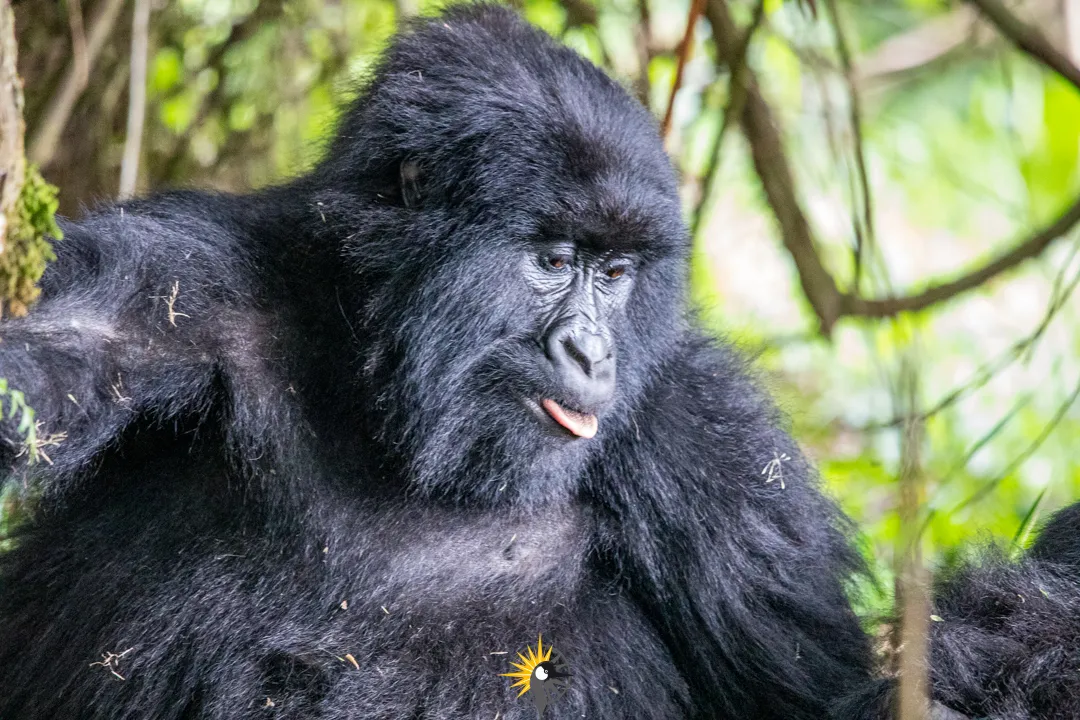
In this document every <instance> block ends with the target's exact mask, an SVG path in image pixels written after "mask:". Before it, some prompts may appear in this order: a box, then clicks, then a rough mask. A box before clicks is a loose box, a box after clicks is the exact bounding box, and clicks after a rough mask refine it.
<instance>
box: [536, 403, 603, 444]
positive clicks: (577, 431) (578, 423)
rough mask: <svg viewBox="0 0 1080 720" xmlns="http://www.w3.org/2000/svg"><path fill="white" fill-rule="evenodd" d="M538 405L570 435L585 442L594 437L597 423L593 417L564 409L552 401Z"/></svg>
mask: <svg viewBox="0 0 1080 720" xmlns="http://www.w3.org/2000/svg"><path fill="white" fill-rule="evenodd" d="M540 404H541V405H542V406H543V407H544V410H546V411H547V414H548V415H550V416H551V417H552V419H553V420H554V421H555V422H557V423H559V425H562V426H563V427H564V428H565V429H566V430H567V431H568V432H570V433H571V434H572V435H577V436H578V437H580V438H585V439H586V440H587V439H589V438H591V437H593V436H594V435H596V429H597V427H598V426H599V423H597V421H596V416H595V415H590V414H588V413H582V412H577V411H575V410H570V409H568V408H564V407H563V406H562V405H560V404H559V403H557V402H555V401H554V400H549V399H547V398H545V399H544V400H542V401H541V402H540Z"/></svg>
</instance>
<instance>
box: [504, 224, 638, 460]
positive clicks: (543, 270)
mask: <svg viewBox="0 0 1080 720" xmlns="http://www.w3.org/2000/svg"><path fill="white" fill-rule="evenodd" d="M546 245H547V246H546V247H543V248H542V249H541V250H540V252H538V253H536V254H535V256H531V254H527V255H526V258H525V259H524V261H523V267H522V276H523V277H524V278H525V281H526V283H527V284H528V286H529V288H530V289H531V290H532V291H533V292H534V293H535V294H536V297H537V305H538V308H539V310H540V311H539V312H538V320H539V321H540V323H541V330H540V333H539V336H538V337H537V347H538V350H539V351H542V353H541V352H537V357H536V363H537V364H538V365H539V366H540V367H541V368H542V370H543V373H544V374H546V375H547V376H548V377H547V380H546V382H543V383H541V385H542V387H540V388H537V394H536V395H535V397H525V398H523V402H524V403H526V406H527V407H528V408H529V409H530V410H532V411H533V414H534V415H536V417H537V419H538V420H539V421H540V423H541V425H542V426H543V427H546V428H550V429H552V430H553V431H554V432H555V433H556V434H557V435H567V436H569V437H577V438H584V439H590V438H592V437H593V436H595V435H596V431H597V429H598V419H597V414H598V413H599V412H601V411H602V410H603V409H605V408H606V407H607V406H608V404H610V402H611V400H612V398H613V397H614V395H615V388H616V377H617V376H616V368H617V367H618V358H617V354H616V352H615V338H614V336H613V327H612V319H613V318H615V317H616V316H619V315H622V314H623V312H624V309H625V306H626V302H627V300H628V299H629V297H630V290H631V285H632V283H633V278H634V266H635V258H633V257H631V256H630V255H629V254H627V253H620V252H604V251H603V250H600V251H598V252H597V251H590V250H589V249H586V248H582V247H580V246H579V245H578V244H576V243H574V242H573V241H572V240H571V239H569V238H567V239H565V240H561V241H558V240H555V241H552V242H550V243H546ZM541 355H542V357H541Z"/></svg>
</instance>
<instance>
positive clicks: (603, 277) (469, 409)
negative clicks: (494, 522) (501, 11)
mask: <svg viewBox="0 0 1080 720" xmlns="http://www.w3.org/2000/svg"><path fill="white" fill-rule="evenodd" d="M457 30H458V31H459V32H461V33H466V34H467V33H471V32H474V31H475V32H477V33H479V34H480V35H483V34H484V33H487V32H488V30H487V29H484V28H475V27H469V26H468V25H467V24H462V25H459V26H458V28H457ZM505 31H506V33H510V34H511V35H514V36H515V38H514V40H515V42H516V43H519V44H521V45H522V46H525V45H529V46H534V47H533V49H532V50H530V52H529V55H530V57H532V58H533V60H534V61H535V60H536V59H537V58H542V59H543V60H544V63H547V66H546V67H543V68H541V67H538V66H536V65H535V64H532V65H522V64H520V63H519V58H518V57H517V56H514V55H508V56H506V57H501V56H496V55H495V54H494V53H496V51H497V52H503V51H504V50H506V49H508V48H512V47H514V43H508V42H506V40H505V38H503V39H502V40H499V41H498V42H494V40H493V41H492V42H491V43H488V42H487V40H486V39H485V38H484V37H478V38H477V42H476V43H475V46H470V47H475V50H476V54H475V55H471V56H470V57H469V58H467V59H460V60H461V62H460V64H458V65H454V64H450V58H452V57H453V56H454V54H455V53H460V47H459V46H458V47H454V48H450V47H447V48H440V47H433V46H432V45H431V43H435V44H436V45H437V44H438V38H425V37H421V36H417V37H416V38H408V37H406V39H405V40H402V41H401V43H403V44H401V45H399V46H398V47H397V48H395V49H393V50H391V52H390V53H389V54H388V59H387V61H386V62H387V67H386V68H385V70H384V71H383V72H382V73H380V74H379V75H378V79H377V81H376V82H375V83H374V85H373V86H372V88H371V90H370V91H369V95H367V96H365V97H363V98H361V100H360V101H359V103H358V106H357V108H356V109H355V110H354V112H353V113H352V115H351V116H350V117H349V118H347V120H346V123H345V125H344V127H343V129H342V138H344V140H342V142H341V143H340V145H339V147H340V148H341V151H340V154H339V156H334V155H333V153H334V151H333V149H332V150H331V153H332V156H331V159H330V160H329V166H330V169H329V171H328V172H326V173H325V176H326V177H327V178H334V177H335V176H336V177H340V178H341V181H340V186H347V185H350V184H351V185H352V186H353V187H355V186H356V180H355V177H356V176H355V174H352V173H354V168H356V167H367V168H371V170H370V171H369V172H368V174H366V175H364V176H363V177H361V179H360V185H361V187H360V188H359V190H360V197H361V198H362V199H363V198H367V200H363V203H362V204H361V206H360V210H359V211H358V212H357V213H356V215H355V216H354V218H353V219H351V220H348V221H347V222H346V224H345V226H344V227H343V230H344V231H346V232H347V233H348V235H349V243H348V245H347V251H348V253H349V255H350V256H351V257H352V258H353V260H354V263H355V266H356V268H357V271H358V273H359V275H360V276H361V278H360V284H361V285H362V286H363V290H362V291H361V292H362V299H361V302H362V304H363V307H362V309H361V312H362V314H363V318H364V320H363V326H362V331H361V334H362V335H363V336H364V347H362V348H361V354H362V360H363V363H364V369H365V371H364V384H365V386H366V387H367V389H368V391H369V392H370V395H369V397H370V402H371V404H372V405H373V407H372V408H371V410H372V411H373V412H372V416H373V417H376V418H378V420H379V439H380V441H381V443H382V444H383V446H384V447H385V448H386V449H387V450H388V451H389V452H391V453H392V454H394V455H396V456H397V457H399V458H400V459H401V460H403V461H404V463H405V465H406V466H407V468H408V469H407V472H408V474H409V480H410V481H411V482H412V484H413V486H414V487H416V488H418V489H420V490H422V491H424V492H426V493H428V494H430V495H442V496H445V497H448V498H451V499H466V500H468V501H470V502H475V501H476V500H477V499H481V500H483V499H486V500H489V501H500V500H504V499H510V500H515V501H525V502H530V501H536V502H543V501H545V500H547V499H550V498H552V497H554V496H557V495H565V494H566V493H567V492H571V491H572V490H573V488H574V486H575V485H574V484H575V482H576V481H577V480H578V479H579V478H580V477H581V472H582V469H583V467H584V465H585V462H586V461H587V459H588V457H589V456H590V454H591V453H592V452H593V451H595V450H596V449H597V448H598V447H599V446H600V445H602V444H603V443H604V442H605V438H609V437H610V436H611V434H612V433H614V432H616V431H617V430H618V428H619V427H621V426H627V425H629V424H631V423H632V422H633V412H634V406H635V401H636V399H637V397H638V395H639V393H640V392H641V389H642V388H643V387H644V385H645V384H646V383H647V382H648V381H649V379H650V377H651V376H652V375H653V373H654V371H655V370H656V368H657V367H659V366H660V365H661V364H662V363H663V361H664V359H665V357H666V356H667V354H668V351H669V349H670V347H671V346H672V344H673V343H674V342H675V338H676V337H677V336H678V334H679V330H680V328H681V324H682V322H683V317H682V306H683V302H684V297H683V294H684V287H685V275H686V272H687V265H686V260H687V255H688V250H689V247H688V243H687V238H686V233H685V229H684V227H683V225H682V221H681V214H680V207H679V200H678V196H677V193H676V190H675V187H676V185H675V179H674V175H673V173H672V171H671V167H670V163H669V161H668V159H667V157H666V155H665V154H664V151H663V148H662V145H661V142H660V138H659V137H658V135H657V133H656V130H655V127H654V124H653V121H652V119H651V118H650V116H649V115H648V113H647V111H645V109H644V108H642V107H641V106H640V105H638V104H637V103H636V102H635V101H634V100H632V99H631V98H630V97H629V96H627V95H626V93H625V91H623V90H622V89H621V88H620V87H618V86H617V85H616V84H615V83H613V82H612V81H611V80H610V79H608V78H607V77H606V76H604V75H603V74H602V73H601V72H600V71H599V70H597V69H596V68H595V67H593V66H591V65H589V64H588V63H587V62H585V61H584V60H582V59H581V58H580V57H578V56H576V55H575V54H573V53H572V52H570V51H567V50H565V49H562V48H558V47H557V46H555V45H554V44H553V43H552V42H551V41H550V39H549V38H547V37H546V36H543V35H542V34H541V33H539V32H537V31H534V30H531V29H528V28H526V27H524V26H522V25H520V24H518V23H516V22H514V23H509V22H508V25H507V28H506V29H505ZM413 40H415V41H416V42H415V44H413ZM489 50H490V52H489ZM414 71H415V72H414ZM356 138H366V139H367V140H366V141H365V142H364V143H357V142H356V141H355V139H356ZM361 153H362V154H361ZM335 167H339V168H340V171H336V170H335ZM340 186H339V187H340ZM332 205H333V203H332V202H330V201H329V200H328V201H327V202H326V203H325V204H322V205H321V211H326V209H327V208H330V207H331V206H332Z"/></svg>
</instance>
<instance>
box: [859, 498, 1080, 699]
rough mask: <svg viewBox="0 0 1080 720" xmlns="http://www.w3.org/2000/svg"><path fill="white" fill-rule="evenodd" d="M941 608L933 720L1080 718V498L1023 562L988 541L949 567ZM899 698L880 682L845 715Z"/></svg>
mask: <svg viewBox="0 0 1080 720" xmlns="http://www.w3.org/2000/svg"><path fill="white" fill-rule="evenodd" d="M933 612H934V614H935V616H936V617H937V618H939V619H940V621H939V622H933V623H931V624H930V681H931V688H932V689H931V693H932V696H933V699H934V701H935V712H936V713H937V715H935V716H934V720H937V719H938V718H948V720H961V719H963V718H988V717H989V718H1066V717H1069V718H1073V717H1080V672H1077V668H1078V667H1080V504H1078V505H1073V506H1071V507H1069V508H1066V509H1064V510H1062V511H1060V512H1059V513H1057V515H1055V516H1054V518H1053V519H1052V520H1051V521H1050V523H1048V524H1047V526H1046V527H1045V528H1044V529H1043V531H1042V532H1041V533H1040V535H1039V539H1038V540H1037V541H1036V542H1035V544H1034V545H1033V546H1032V547H1031V549H1030V551H1028V552H1027V553H1025V555H1024V556H1023V557H1022V558H1020V559H1019V560H1015V561H1014V560H1009V559H1008V558H1007V557H1006V556H1005V554H1004V553H1003V552H1002V551H1000V550H999V549H997V548H994V547H987V548H984V549H983V550H982V552H980V553H978V554H976V556H974V557H972V558H970V559H969V560H967V561H965V562H962V563H960V564H959V565H957V566H956V567H954V568H951V569H949V570H946V571H944V572H943V573H941V574H940V576H939V577H938V579H937V581H936V583H935V586H934V610H933ZM894 699H895V685H894V683H893V682H892V681H891V680H880V681H877V682H875V683H872V684H868V685H867V686H866V687H865V688H864V689H863V690H861V691H860V692H857V693H854V694H853V695H852V696H851V697H850V698H849V699H847V700H846V701H845V702H844V704H843V705H842V706H841V709H840V711H839V712H838V717H840V718H842V719H844V720H880V719H882V718H889V717H893V714H892V707H891V706H892V704H893V702H894Z"/></svg>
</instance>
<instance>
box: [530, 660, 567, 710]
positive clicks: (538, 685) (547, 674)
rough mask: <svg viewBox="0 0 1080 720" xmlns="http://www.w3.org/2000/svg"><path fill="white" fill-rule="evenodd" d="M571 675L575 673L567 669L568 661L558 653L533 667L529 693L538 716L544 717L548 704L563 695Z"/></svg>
mask: <svg viewBox="0 0 1080 720" xmlns="http://www.w3.org/2000/svg"><path fill="white" fill-rule="evenodd" d="M571 677H573V675H571V674H570V673H569V672H568V671H567V667H566V663H565V662H563V660H562V659H561V658H560V657H559V656H558V654H556V653H552V655H551V659H550V660H545V661H544V662H542V663H540V664H538V665H537V666H536V667H535V668H533V671H532V678H531V679H530V682H529V693H528V694H529V699H530V700H532V704H533V707H535V708H536V713H537V717H540V718H543V717H544V711H545V710H547V709H548V706H549V705H552V704H553V703H554V702H555V701H557V700H558V699H559V698H561V697H562V696H563V693H565V692H566V688H567V686H568V685H569V679H570V678H571Z"/></svg>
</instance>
